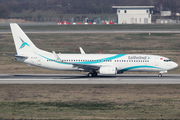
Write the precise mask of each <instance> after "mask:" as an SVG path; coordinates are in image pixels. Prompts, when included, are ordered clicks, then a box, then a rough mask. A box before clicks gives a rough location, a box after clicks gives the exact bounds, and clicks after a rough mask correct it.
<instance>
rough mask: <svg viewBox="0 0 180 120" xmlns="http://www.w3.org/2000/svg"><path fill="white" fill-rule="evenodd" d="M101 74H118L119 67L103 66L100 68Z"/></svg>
mask: <svg viewBox="0 0 180 120" xmlns="http://www.w3.org/2000/svg"><path fill="white" fill-rule="evenodd" d="M99 73H100V74H106V75H116V74H117V68H116V67H101V68H100V69H99Z"/></svg>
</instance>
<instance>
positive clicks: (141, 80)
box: [0, 74, 180, 84]
mask: <svg viewBox="0 0 180 120" xmlns="http://www.w3.org/2000/svg"><path fill="white" fill-rule="evenodd" d="M0 84H180V75H179V74H165V75H163V77H157V74H133V75H132V74H122V75H117V76H98V77H93V78H89V77H87V75H83V74H55V75H54V74H49V75H41V74H29V75H28V74H27V75H12V74H1V75H0Z"/></svg>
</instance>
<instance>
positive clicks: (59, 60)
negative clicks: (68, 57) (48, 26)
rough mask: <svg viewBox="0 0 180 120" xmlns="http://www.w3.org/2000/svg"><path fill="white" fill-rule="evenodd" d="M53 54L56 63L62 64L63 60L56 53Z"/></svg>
mask: <svg viewBox="0 0 180 120" xmlns="http://www.w3.org/2000/svg"><path fill="white" fill-rule="evenodd" d="M52 52H53V55H54V57H55V59H56V61H58V62H61V59H60V58H59V56H58V55H57V54H56V53H55V52H54V51H52Z"/></svg>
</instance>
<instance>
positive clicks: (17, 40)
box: [10, 23, 37, 55]
mask: <svg viewBox="0 0 180 120" xmlns="http://www.w3.org/2000/svg"><path fill="white" fill-rule="evenodd" d="M10 27H11V31H12V35H13V39H14V44H15V47H16V51H17V53H18V54H19V55H24V54H34V51H36V50H37V48H36V46H35V45H34V44H33V43H32V42H31V40H30V39H29V37H28V36H27V35H26V34H25V33H24V32H23V30H22V29H21V28H20V27H19V25H18V24H16V23H10Z"/></svg>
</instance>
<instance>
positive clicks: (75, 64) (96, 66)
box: [65, 62, 101, 70]
mask: <svg viewBox="0 0 180 120" xmlns="http://www.w3.org/2000/svg"><path fill="white" fill-rule="evenodd" d="M65 63H68V64H72V65H73V67H78V68H82V69H96V70H98V69H99V68H100V67H101V65H90V64H82V63H73V62H71V63H70V62H65Z"/></svg>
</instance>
